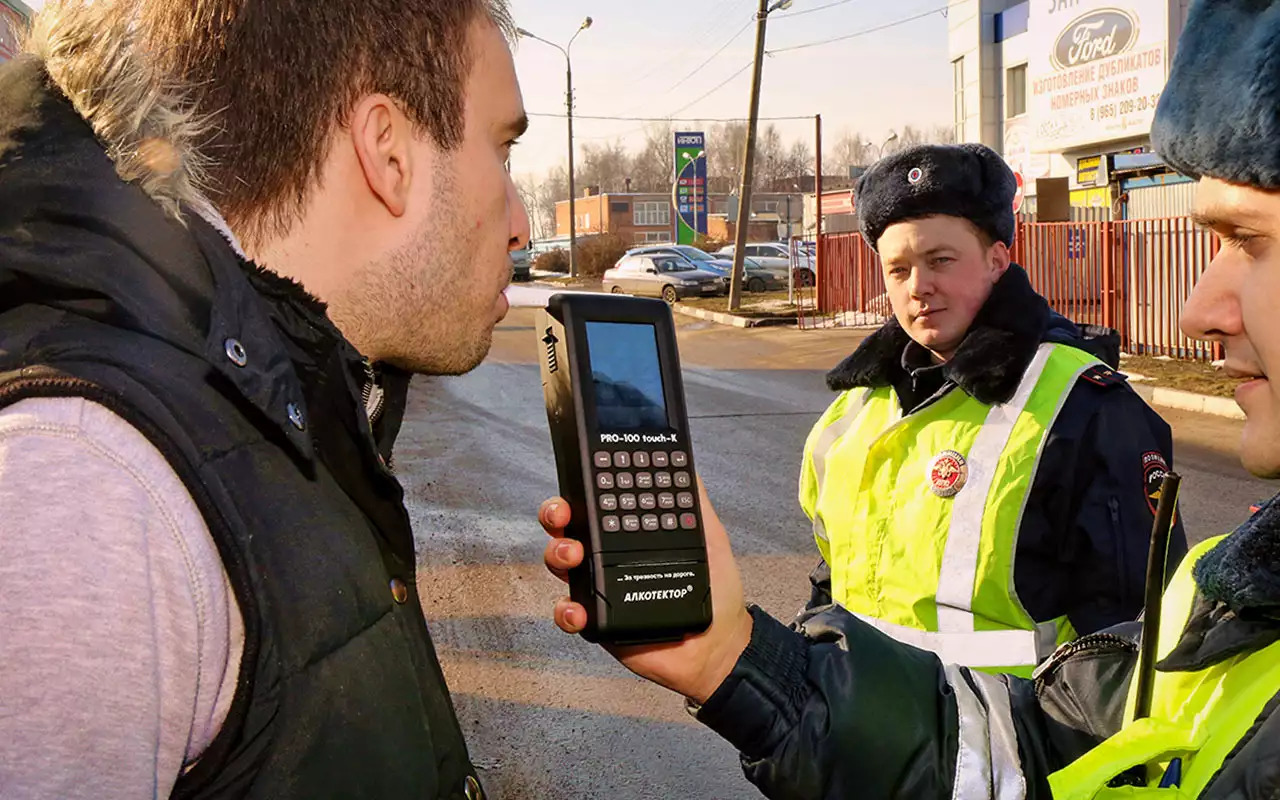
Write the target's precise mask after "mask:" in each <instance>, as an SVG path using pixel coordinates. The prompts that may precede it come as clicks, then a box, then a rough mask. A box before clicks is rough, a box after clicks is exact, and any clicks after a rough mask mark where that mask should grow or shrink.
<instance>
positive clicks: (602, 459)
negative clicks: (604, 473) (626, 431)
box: [596, 450, 613, 469]
mask: <svg viewBox="0 0 1280 800" xmlns="http://www.w3.org/2000/svg"><path fill="white" fill-rule="evenodd" d="M611 464H613V456H611V455H609V454H608V453H606V452H604V451H603V450H602V451H600V452H599V453H596V466H597V467H599V468H600V469H608V468H609V466H610V465H611Z"/></svg>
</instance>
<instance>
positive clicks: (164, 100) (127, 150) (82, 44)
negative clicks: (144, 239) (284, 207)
mask: <svg viewBox="0 0 1280 800" xmlns="http://www.w3.org/2000/svg"><path fill="white" fill-rule="evenodd" d="M136 13H137V12H136V8H134V7H133V4H130V3H124V2H104V1H103V0H96V2H95V0H49V2H47V3H46V4H45V7H44V9H43V10H41V11H40V13H39V14H37V15H36V17H35V19H34V20H33V23H32V26H31V31H30V33H29V34H28V35H27V36H26V37H25V40H24V41H23V47H22V49H23V51H24V53H26V54H27V57H33V58H36V59H38V60H39V61H40V62H41V64H42V65H43V67H44V70H45V72H46V73H47V74H48V76H49V78H50V80H51V81H52V82H53V84H54V85H55V86H56V87H57V88H58V89H59V90H61V92H62V94H64V95H65V96H66V97H67V99H68V100H70V101H71V105H72V106H73V107H74V108H75V110H76V113H78V114H79V115H80V116H81V117H82V118H83V119H84V120H85V121H86V122H87V123H89V126H90V127H91V128H92V129H93V132H94V134H95V135H96V136H97V138H98V141H99V142H101V144H102V145H103V147H104V149H105V150H106V151H107V155H108V156H109V157H110V158H111V161H112V163H113V164H114V165H115V169H116V173H117V174H118V175H119V176H120V177H121V178H122V179H123V180H125V181H127V182H129V183H133V184H136V185H137V186H138V187H140V188H141V189H142V190H143V191H144V192H146V193H147V195H148V196H149V197H150V198H151V199H152V200H153V201H155V202H156V203H157V204H159V205H160V207H161V208H162V209H164V211H165V213H166V214H168V215H169V216H170V217H173V218H175V219H178V220H181V219H182V214H183V209H182V206H184V205H185V206H188V207H189V209H188V210H193V211H195V212H197V213H199V214H200V215H201V216H202V217H205V218H206V219H209V220H210V221H211V222H213V224H214V225H215V227H219V223H220V220H221V218H220V217H219V216H218V214H217V212H216V211H214V210H213V207H212V205H211V204H210V203H209V202H208V201H207V200H206V199H205V196H204V194H203V191H202V185H203V165H204V163H205V162H204V159H203V158H202V156H201V155H200V152H199V148H198V143H199V141H200V140H201V139H202V138H203V136H204V135H205V132H206V131H207V129H208V123H207V122H206V121H203V120H200V119H198V118H197V116H196V115H195V114H194V113H193V112H192V110H191V107H190V105H189V104H188V103H187V102H186V100H185V98H184V96H183V92H182V89H181V87H177V86H173V85H172V84H171V82H170V81H167V80H166V79H165V78H164V76H163V75H162V73H161V72H160V70H159V69H158V68H157V66H156V65H155V64H153V63H152V61H151V60H150V59H149V58H148V57H147V53H146V47H145V46H144V45H143V44H142V43H141V42H140V41H139V34H138V30H137V26H136V25H135V24H134V22H135V20H134V15H135V14H136ZM222 233H223V234H224V236H226V235H228V234H229V232H228V231H225V230H223V231H222Z"/></svg>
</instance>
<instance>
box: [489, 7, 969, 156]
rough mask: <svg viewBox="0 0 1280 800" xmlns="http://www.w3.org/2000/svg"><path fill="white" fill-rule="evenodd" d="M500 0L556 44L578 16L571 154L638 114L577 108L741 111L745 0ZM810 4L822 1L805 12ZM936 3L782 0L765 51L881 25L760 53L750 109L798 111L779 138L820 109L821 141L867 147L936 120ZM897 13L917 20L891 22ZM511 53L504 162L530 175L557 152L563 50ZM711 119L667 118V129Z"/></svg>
mask: <svg viewBox="0 0 1280 800" xmlns="http://www.w3.org/2000/svg"><path fill="white" fill-rule="evenodd" d="M511 5H512V13H513V15H514V16H515V19H516V24H517V25H519V26H520V27H522V28H525V29H527V30H528V31H529V32H531V33H533V34H536V35H537V36H540V37H542V38H545V39H549V40H551V41H553V42H556V43H557V44H560V45H561V46H564V44H565V43H566V42H567V41H568V40H569V37H571V36H573V33H574V31H576V30H577V28H578V26H579V25H580V24H581V23H582V20H583V18H584V17H586V16H590V17H591V18H592V25H591V27H590V28H589V29H587V30H585V31H583V32H582V33H581V34H580V35H579V36H578V38H577V40H576V41H575V42H574V44H573V47H572V49H571V51H570V53H571V56H572V61H573V79H574V96H575V109H574V126H573V127H574V139H575V141H576V142H577V143H578V144H579V154H581V145H582V144H584V143H587V142H592V143H602V142H608V141H610V140H612V139H615V138H618V137H620V138H621V139H622V140H623V142H624V143H626V144H629V145H630V146H631V147H632V148H633V149H638V148H639V147H640V145H641V143H642V142H643V138H644V126H645V123H644V122H639V121H609V120H592V119H587V117H591V116H624V117H632V116H636V117H666V116H668V115H673V114H674V115H677V116H680V117H702V118H720V117H736V118H744V117H746V116H747V112H748V109H749V101H750V89H751V69H750V68H749V67H748V68H746V69H742V68H743V67H746V66H747V65H748V64H750V63H751V61H752V56H753V55H754V52H755V25H754V18H755V12H756V8H757V5H758V0H511ZM820 6H830V7H829V8H825V9H820V10H816V9H819V7H820ZM945 7H946V1H945V0H892V1H890V0H844V1H843V2H836V0H794V3H793V4H792V6H791V7H790V8H789V9H787V10H782V9H779V10H776V11H774V12H773V13H771V14H770V15H769V18H768V25H767V36H766V40H765V50H766V52H767V51H769V50H780V49H782V48H785V47H791V46H794V45H801V44H806V43H810V42H816V41H820V40H825V39H831V38H835V37H839V36H844V35H847V34H852V33H857V32H859V31H866V30H868V29H872V28H878V27H881V26H886V25H888V26H889V27H884V28H883V29H882V30H878V31H872V32H869V33H866V34H864V35H861V36H856V37H854V38H850V39H847V40H845V41H840V42H834V43H831V44H825V45H821V46H815V47H810V48H805V49H801V50H795V51H790V52H779V53H776V54H773V55H769V56H766V58H765V59H764V68H763V78H762V81H761V91H760V116H761V118H762V119H763V118H765V117H804V118H805V119H800V120H795V121H778V122H775V123H774V124H776V125H777V126H778V128H779V131H780V132H781V133H782V135H783V139H784V140H785V141H790V140H792V139H795V138H799V137H804V138H805V139H806V140H807V141H809V142H810V143H812V141H813V133H814V123H813V115H814V114H821V115H822V125H823V132H822V135H823V142H824V149H828V148H829V146H830V144H831V143H832V142H834V141H835V140H836V139H837V138H839V136H840V134H841V133H842V132H844V131H845V130H856V131H859V132H861V133H862V134H863V136H864V137H865V138H867V139H870V140H871V141H873V142H875V143H876V144H879V143H881V142H883V141H884V139H885V137H887V136H888V135H889V132H890V130H892V129H898V128H900V127H901V126H902V125H905V124H914V125H916V126H917V127H926V128H927V127H930V126H932V125H937V124H947V123H949V122H950V121H951V118H952V105H951V102H952V96H951V65H950V63H949V61H948V58H947V19H946V17H945V16H943V14H942V13H941V11H940V9H942V8H945ZM802 12H808V13H802ZM927 12H935V13H927ZM921 15H924V16H922V17H921ZM911 17H920V18H919V19H915V20H913V21H908V22H902V23H901V24H897V25H892V23H895V22H899V21H901V20H906V19H908V18H911ZM739 32H740V33H739ZM735 33H737V34H738V35H737V36H736V38H734V36H735ZM726 44H728V46H727V47H725V49H724V50H723V51H722V52H719V53H718V54H717V50H719V49H720V48H721V47H722V46H724V45H726ZM712 56H714V58H712ZM708 59H710V61H708ZM704 62H706V63H705V65H704ZM515 63H516V72H517V75H518V77H519V79H520V85H521V90H522V92H523V94H524V102H525V108H526V109H527V110H528V111H529V112H530V114H531V122H532V125H531V127H530V130H529V132H528V133H527V134H526V135H525V136H524V137H523V139H522V141H521V143H520V144H519V146H518V147H517V148H516V150H515V152H514V153H513V154H512V172H513V173H514V174H515V175H516V176H517V177H521V176H525V175H529V174H534V175H538V174H542V173H544V172H545V171H546V170H547V169H549V168H551V167H553V166H556V165H562V164H565V163H566V162H567V151H568V143H567V141H566V131H565V120H564V117H563V115H564V97H565V59H564V55H563V54H562V53H560V51H558V50H556V49H555V48H553V47H551V46H549V45H546V44H543V43H542V42H539V41H536V40H530V39H521V40H520V41H519V42H518V43H517V45H516V48H515ZM740 69H741V72H738V70H740ZM735 72H738V74H737V75H736V77H732V78H731V76H734V73H735ZM726 79H728V82H727V83H725V81H726ZM681 81H683V82H681ZM721 84H723V86H721ZM718 86H719V87H720V88H719V89H717V88H716V87H718ZM712 90H714V91H712ZM704 95H705V96H704ZM695 101H696V102H695ZM691 103H692V105H690V104H691ZM685 106H688V108H687V109H684V110H681V109H682V107H685ZM542 114H554V115H557V116H554V117H547V116H541V115H542ZM711 124H712V123H710V122H704V123H703V124H702V125H699V124H697V123H695V122H689V123H678V124H677V130H699V129H701V128H708V127H710V125H711ZM762 124H764V123H762ZM707 146H708V148H712V147H715V146H716V143H715V142H714V141H713V140H712V141H708V142H707Z"/></svg>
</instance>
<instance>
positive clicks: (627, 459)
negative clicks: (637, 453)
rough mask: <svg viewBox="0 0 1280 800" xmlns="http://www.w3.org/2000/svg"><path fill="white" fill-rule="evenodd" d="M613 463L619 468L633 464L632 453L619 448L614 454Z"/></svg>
mask: <svg viewBox="0 0 1280 800" xmlns="http://www.w3.org/2000/svg"><path fill="white" fill-rule="evenodd" d="M613 465H614V466H615V467H617V468H618V469H626V468H627V467H629V466H631V454H630V453H628V452H626V451H625V450H619V451H618V452H616V453H614V454H613Z"/></svg>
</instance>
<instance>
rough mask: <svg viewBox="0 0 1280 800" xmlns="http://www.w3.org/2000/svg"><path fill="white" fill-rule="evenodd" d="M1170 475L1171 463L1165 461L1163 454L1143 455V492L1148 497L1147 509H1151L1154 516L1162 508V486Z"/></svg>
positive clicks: (1148, 453) (1155, 452)
mask: <svg viewBox="0 0 1280 800" xmlns="http://www.w3.org/2000/svg"><path fill="white" fill-rule="evenodd" d="M1168 474H1169V462H1167V461H1165V460H1164V455H1163V454H1161V453H1159V452H1157V451H1155V450H1149V451H1147V452H1145V453H1143V454H1142V485H1143V491H1144V492H1145V494H1146V495H1147V508H1150V509H1151V513H1152V514H1153V515H1154V514H1155V513H1156V509H1157V508H1158V507H1159V506H1160V484H1161V482H1162V481H1163V480H1164V476H1165V475H1168Z"/></svg>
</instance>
